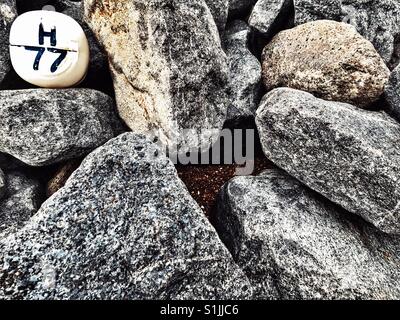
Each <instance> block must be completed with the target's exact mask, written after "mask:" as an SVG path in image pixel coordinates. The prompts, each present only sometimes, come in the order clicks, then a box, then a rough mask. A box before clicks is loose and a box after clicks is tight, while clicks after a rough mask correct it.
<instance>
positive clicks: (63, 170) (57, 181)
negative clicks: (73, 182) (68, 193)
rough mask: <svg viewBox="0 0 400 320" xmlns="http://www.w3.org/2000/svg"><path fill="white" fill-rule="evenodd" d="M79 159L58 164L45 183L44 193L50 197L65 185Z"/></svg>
mask: <svg viewBox="0 0 400 320" xmlns="http://www.w3.org/2000/svg"><path fill="white" fill-rule="evenodd" d="M81 162H82V161H81V160H73V161H70V162H67V163H66V164H64V165H62V166H60V167H59V168H58V170H57V171H56V173H55V174H54V176H53V177H52V178H51V180H50V181H49V182H48V183H47V188H46V195H47V197H48V198H50V197H51V196H52V195H53V194H55V193H56V192H57V191H58V190H60V189H61V188H62V187H64V186H65V183H66V182H67V180H68V179H69V177H70V176H71V175H72V174H73V173H74V171H75V170H76V169H78V167H79V165H80V164H81Z"/></svg>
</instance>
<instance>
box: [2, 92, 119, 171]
mask: <svg viewBox="0 0 400 320" xmlns="http://www.w3.org/2000/svg"><path fill="white" fill-rule="evenodd" d="M117 128H118V118H117V115H116V113H115V111H114V103H113V100H112V99H111V98H110V97H108V96H106V95H105V94H103V93H101V92H98V91H94V90H89V89H65V90H48V89H31V90H16V91H0V152H3V153H7V154H10V155H12V156H13V157H15V158H17V159H18V160H20V161H22V162H24V163H26V164H28V165H31V166H44V165H49V164H53V163H57V162H60V161H63V160H68V159H71V158H75V157H79V156H82V155H85V154H87V153H89V152H90V151H92V150H93V149H95V148H96V147H98V146H100V145H102V144H103V143H105V142H107V141H108V140H110V139H111V138H113V137H114V136H115V132H116V130H117Z"/></svg>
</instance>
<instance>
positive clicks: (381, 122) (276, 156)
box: [256, 88, 400, 234]
mask: <svg viewBox="0 0 400 320" xmlns="http://www.w3.org/2000/svg"><path fill="white" fill-rule="evenodd" d="M256 122H257V128H258V130H259V132H260V137H261V143H262V146H263V150H264V153H265V155H266V156H267V158H268V159H270V160H271V161H273V162H274V163H275V164H276V165H277V166H279V167H280V168H283V169H284V170H285V171H286V172H288V173H289V174H290V175H292V176H294V177H295V178H297V179H299V180H300V181H302V182H304V183H305V184H306V185H307V186H309V187H310V188H311V189H313V190H315V191H317V192H319V193H320V194H322V195H324V196H325V197H326V198H328V199H329V200H331V201H333V202H335V203H337V204H339V205H341V206H342V207H344V208H345V209H347V210H348V211H350V212H353V213H355V214H358V215H360V216H362V217H363V218H364V219H365V220H367V221H369V222H371V223H372V224H374V225H375V226H376V227H377V228H379V229H380V230H382V231H385V232H388V233H394V234H400V206H399V203H400V185H399V180H400V145H399V143H398V141H400V124H398V123H397V122H396V121H395V120H394V119H392V118H391V117H389V116H388V115H387V114H386V113H383V112H382V113H380V112H373V111H366V110H363V109H359V108H357V107H355V106H352V105H349V104H344V103H338V102H329V101H324V100H321V99H317V98H315V97H314V96H312V95H311V94H309V93H306V92H302V91H297V90H293V89H287V88H281V89H276V90H273V91H272V92H270V93H268V94H267V95H266V96H265V97H264V98H263V100H262V102H261V105H260V108H259V109H258V110H257V117H256Z"/></svg>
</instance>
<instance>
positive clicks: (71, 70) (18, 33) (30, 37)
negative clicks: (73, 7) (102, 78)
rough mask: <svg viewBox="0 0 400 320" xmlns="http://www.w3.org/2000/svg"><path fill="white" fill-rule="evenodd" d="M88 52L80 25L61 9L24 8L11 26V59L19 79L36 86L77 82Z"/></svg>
mask: <svg viewBox="0 0 400 320" xmlns="http://www.w3.org/2000/svg"><path fill="white" fill-rule="evenodd" d="M89 55H90V54H89V44H88V40H87V38H86V36H85V33H84V31H83V29H82V28H81V26H80V25H79V23H78V22H76V21H75V20H74V19H72V18H71V17H69V16H67V15H64V14H62V13H58V12H52V11H44V10H42V11H31V12H27V13H25V14H23V15H21V16H19V17H18V18H17V19H16V20H15V21H14V23H13V25H12V27H11V31H10V57H11V63H12V65H13V67H14V70H15V71H16V73H17V74H18V75H19V76H20V77H21V78H22V79H24V80H25V81H27V82H29V83H31V84H34V85H36V86H39V87H44V88H67V87H72V86H74V85H76V84H78V83H80V82H81V81H82V80H83V79H84V78H85V76H86V73H87V70H88V66H89Z"/></svg>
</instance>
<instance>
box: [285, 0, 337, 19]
mask: <svg viewBox="0 0 400 320" xmlns="http://www.w3.org/2000/svg"><path fill="white" fill-rule="evenodd" d="M342 2H343V1H342V0H294V1H293V3H294V8H295V24H296V25H300V24H303V23H307V22H310V21H316V20H335V21H342V20H343V17H344V16H343V9H342Z"/></svg>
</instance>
